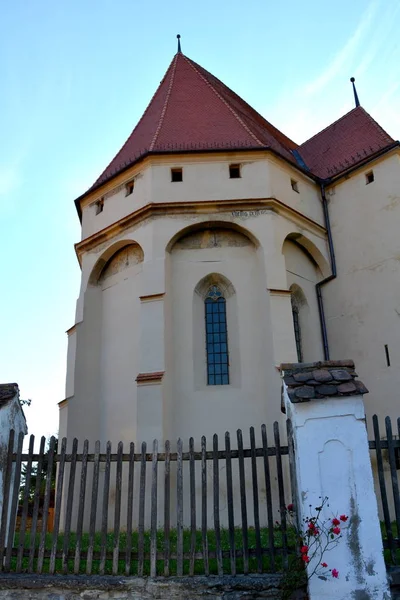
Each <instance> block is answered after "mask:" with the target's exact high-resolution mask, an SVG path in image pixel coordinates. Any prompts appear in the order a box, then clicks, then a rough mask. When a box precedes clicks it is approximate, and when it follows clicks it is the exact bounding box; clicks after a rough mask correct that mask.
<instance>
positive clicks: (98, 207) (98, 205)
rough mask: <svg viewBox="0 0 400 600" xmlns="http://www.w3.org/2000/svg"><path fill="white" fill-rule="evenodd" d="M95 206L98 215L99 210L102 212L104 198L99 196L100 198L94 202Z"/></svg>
mask: <svg viewBox="0 0 400 600" xmlns="http://www.w3.org/2000/svg"><path fill="white" fill-rule="evenodd" d="M95 208H96V215H99V214H100V213H101V212H103V209H104V198H100V200H97V202H95Z"/></svg>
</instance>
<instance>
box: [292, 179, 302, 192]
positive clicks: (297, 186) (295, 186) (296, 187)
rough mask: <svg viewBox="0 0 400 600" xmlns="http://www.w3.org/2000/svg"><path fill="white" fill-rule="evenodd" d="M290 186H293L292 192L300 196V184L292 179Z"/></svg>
mask: <svg viewBox="0 0 400 600" xmlns="http://www.w3.org/2000/svg"><path fill="white" fill-rule="evenodd" d="M290 185H291V186H292V190H293V191H294V192H297V193H298V194H299V193H300V192H299V184H298V182H297V181H296V180H295V179H291V180H290Z"/></svg>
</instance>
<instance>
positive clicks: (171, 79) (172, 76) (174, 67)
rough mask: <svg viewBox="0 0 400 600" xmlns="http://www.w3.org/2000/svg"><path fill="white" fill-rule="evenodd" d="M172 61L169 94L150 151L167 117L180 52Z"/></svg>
mask: <svg viewBox="0 0 400 600" xmlns="http://www.w3.org/2000/svg"><path fill="white" fill-rule="evenodd" d="M172 62H173V67H172V73H171V78H170V82H169V86H168V90H167V95H166V97H165V102H164V106H163V108H162V111H161V116H160V120H159V122H158V125H157V129H156V131H155V134H154V136H153V139H152V140H151V143H150V146H149V151H150V152H151V150H153V148H154V146H155V143H156V140H157V137H158V135H159V133H160V130H161V127H162V125H163V122H164V117H165V113H166V111H167V106H168V101H169V98H170V96H171V91H172V86H173V84H174V78H175V71H176V63H177V62H178V53H177V54H175V56H174V58H173V60H172ZM168 70H169V69H168ZM160 85H161V84H160Z"/></svg>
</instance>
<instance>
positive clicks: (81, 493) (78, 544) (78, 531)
mask: <svg viewBox="0 0 400 600" xmlns="http://www.w3.org/2000/svg"><path fill="white" fill-rule="evenodd" d="M88 452H89V440H85V441H84V442H83V452H82V467H81V482H80V487H79V505H78V522H77V525H76V547H75V559H74V573H75V574H76V575H77V574H78V573H79V567H80V561H81V548H82V531H83V516H84V511H85V496H86V478H87V463H88Z"/></svg>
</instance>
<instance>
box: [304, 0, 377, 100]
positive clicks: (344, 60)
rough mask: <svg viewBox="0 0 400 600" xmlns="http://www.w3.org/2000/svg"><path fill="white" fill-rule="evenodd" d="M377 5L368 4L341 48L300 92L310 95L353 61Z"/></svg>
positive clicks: (373, 3)
mask: <svg viewBox="0 0 400 600" xmlns="http://www.w3.org/2000/svg"><path fill="white" fill-rule="evenodd" d="M377 7H378V4H377V2H376V1H375V0H374V1H373V2H371V3H370V4H369V6H368V8H367V9H366V11H365V13H364V15H363V17H362V19H361V21H360V23H359V24H358V26H357V28H356V30H355V31H354V33H353V34H352V35H351V37H350V38H349V39H348V40H347V42H346V44H345V45H344V46H343V48H342V49H341V50H339V52H338V53H337V54H336V56H335V57H334V58H333V60H332V61H331V63H330V64H329V65H328V66H327V67H326V68H325V69H324V71H323V73H321V74H320V75H319V76H318V77H317V78H316V79H314V80H313V81H310V82H309V83H307V84H306V85H305V86H304V88H303V90H302V92H303V93H304V94H305V95H312V94H315V93H316V92H319V91H320V90H321V89H322V88H324V87H326V86H327V85H328V84H329V83H330V82H331V81H332V80H333V79H334V78H335V77H336V76H337V75H338V74H339V73H341V72H342V71H343V69H344V67H348V65H349V63H351V62H353V60H354V58H355V55H356V53H357V50H358V47H359V45H360V42H361V41H362V39H363V37H364V36H365V34H366V33H367V31H368V30H369V28H370V27H371V24H372V22H373V19H374V17H375V15H376V12H377ZM377 49H378V48H377V47H376V48H375V52H377Z"/></svg>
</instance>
